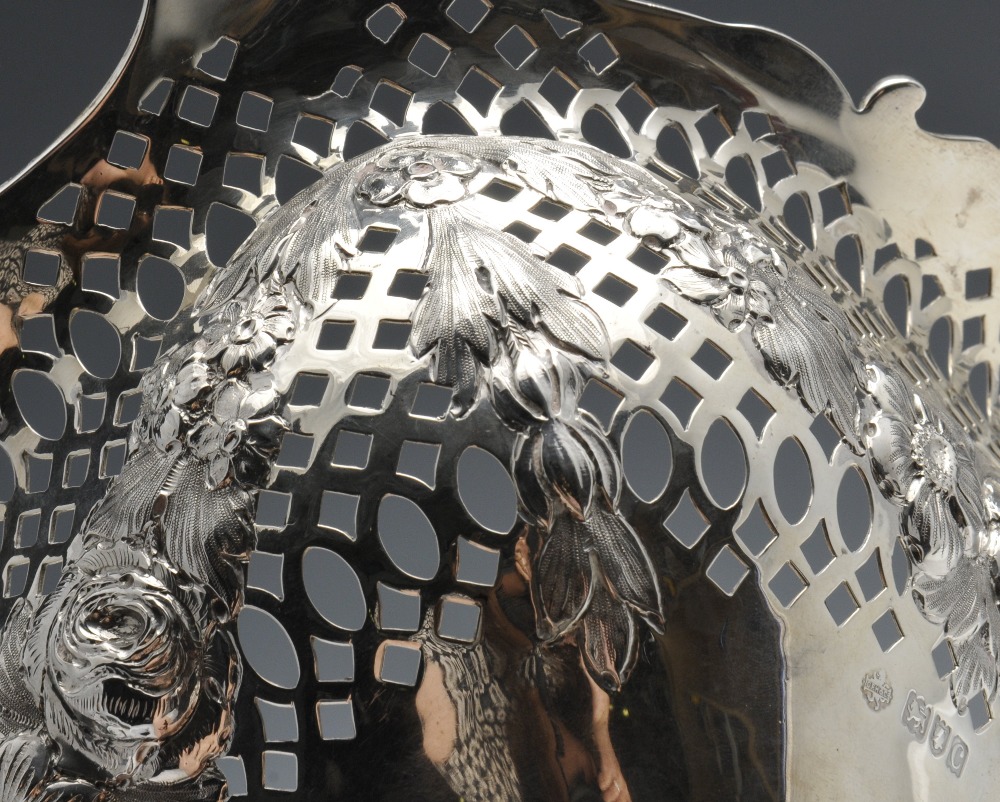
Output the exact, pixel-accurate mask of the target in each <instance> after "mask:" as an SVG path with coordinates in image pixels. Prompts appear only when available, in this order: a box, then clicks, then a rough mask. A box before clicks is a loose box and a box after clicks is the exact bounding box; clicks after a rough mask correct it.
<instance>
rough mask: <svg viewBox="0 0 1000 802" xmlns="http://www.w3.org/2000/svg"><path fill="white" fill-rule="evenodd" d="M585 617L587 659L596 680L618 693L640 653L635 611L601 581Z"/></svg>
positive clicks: (605, 687) (583, 649)
mask: <svg viewBox="0 0 1000 802" xmlns="http://www.w3.org/2000/svg"><path fill="white" fill-rule="evenodd" d="M590 608H591V611H590V613H589V614H588V615H586V616H585V617H584V619H583V644H582V647H583V648H582V652H583V661H584V665H586V667H587V670H588V671H589V672H590V675H591V676H592V677H593V678H594V681H595V682H596V683H597V684H598V685H600V686H601V687H602V688H604V690H606V691H607V692H608V693H616V692H618V691H620V690H621V687H622V685H623V684H624V683H625V681H626V680H627V679H628V676H629V674H630V673H631V671H632V668H633V667H634V666H635V661H636V657H637V656H638V651H639V650H638V642H637V638H636V635H637V633H636V625H635V619H634V618H633V616H632V613H631V611H630V610H629V609H628V607H626V606H625V605H623V604H622V603H621V602H619V601H617V600H616V599H615V598H613V597H612V595H611V593H610V591H609V590H608V588H607V587H606V586H605V585H604V583H603V582H600V581H599V582H598V584H597V587H596V588H595V590H594V596H593V598H592V599H591V602H590Z"/></svg>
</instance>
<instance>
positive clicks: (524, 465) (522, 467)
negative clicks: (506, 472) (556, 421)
mask: <svg viewBox="0 0 1000 802" xmlns="http://www.w3.org/2000/svg"><path fill="white" fill-rule="evenodd" d="M541 448H542V434H541V432H540V431H538V430H537V429H536V430H534V431H533V432H532V433H531V434H530V435H526V434H521V435H518V438H517V442H516V443H515V444H514V454H513V458H512V466H513V470H512V471H511V473H512V474H513V476H514V486H515V489H516V491H517V498H518V501H520V503H521V506H522V507H523V508H524V510H525V511H527V513H528V514H529V515H531V516H533V517H534V519H535V523H537V524H547V523H548V521H549V516H550V515H551V509H552V506H551V504H552V503H551V500H550V498H549V494H548V492H547V488H546V487H545V485H544V483H543V481H542V477H540V476H539V474H538V472H537V471H536V470H535V465H536V464H537V462H538V460H539V459H540V458H541V457H540V452H541Z"/></svg>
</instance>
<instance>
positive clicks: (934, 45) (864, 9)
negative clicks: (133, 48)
mask: <svg viewBox="0 0 1000 802" xmlns="http://www.w3.org/2000/svg"><path fill="white" fill-rule="evenodd" d="M221 1H222V0H205V2H221ZM227 1H228V2H241V0H227ZM330 1H331V2H336V0H330ZM428 1H430V2H433V1H434V0H428ZM164 2H167V3H169V2H170V0H164ZM400 2H401V3H402V5H403V6H404V7H405V6H407V5H408V4H412V3H414V2H415V0H400ZM539 4H540V5H544V0H539ZM662 5H666V6H670V7H673V8H677V9H679V10H682V11H686V12H688V13H692V14H697V15H700V16H703V17H708V18H710V19H716V20H720V21H723V22H733V23H750V24H755V25H763V26H766V27H769V28H773V29H775V30H778V31H781V32H782V33H785V34H787V35H789V36H791V37H792V38H794V39H797V40H798V41H800V42H801V43H802V44H804V45H805V46H806V47H808V48H810V49H811V50H813V51H814V52H815V53H816V54H817V55H819V56H820V58H822V59H823V60H825V61H826V62H827V64H829V65H830V66H831V67H832V68H833V70H834V72H835V73H836V74H837V75H838V76H839V77H840V79H841V80H842V81H843V82H844V84H845V85H846V87H847V89H848V91H849V92H850V94H851V96H852V97H853V98H854V100H855V102H858V101H860V100H861V98H862V97H864V95H865V93H866V92H867V91H868V89H869V88H870V87H871V86H872V85H873V84H874V83H875V82H877V81H878V80H880V79H881V78H883V77H885V76H887V75H899V74H903V75H909V76H912V77H914V78H916V79H917V80H919V81H920V82H921V83H923V84H924V86H926V87H927V91H928V97H927V101H926V103H925V105H924V107H923V109H921V111H920V113H919V115H918V119H919V120H920V122H921V124H922V125H923V127H924V128H925V129H927V130H929V131H934V132H936V133H947V134H960V135H966V136H978V137H982V138H984V139H988V140H990V141H991V142H993V143H994V144H1000V79H998V76H1000V46H998V38H1000V36H998V35H1000V8H998V7H997V3H996V0H798V2H793V0H673V2H669V3H662ZM140 7H141V3H140V1H139V0H72V2H70V0H0V42H2V43H3V44H2V46H0V183H2V182H3V181H4V180H6V179H7V178H9V177H10V176H11V175H14V174H15V173H17V172H18V171H19V169H20V168H21V167H22V166H23V165H24V164H25V163H26V162H27V161H28V160H30V159H31V158H32V157H33V156H34V155H35V154H36V153H37V152H38V151H39V150H41V149H42V148H44V146H45V145H46V144H47V143H49V142H51V141H52V140H53V139H54V138H55V137H57V136H58V135H59V134H60V133H61V132H62V131H63V129H64V128H65V127H66V126H67V125H68V124H69V123H70V122H71V121H72V120H73V118H74V117H76V115H77V114H79V112H80V111H82V110H83V108H85V107H86V105H87V103H88V101H89V100H90V98H91V97H93V96H94V95H95V94H96V93H97V92H99V91H100V88H101V86H102V85H103V84H104V82H105V80H106V79H107V76H108V74H109V73H110V72H111V70H112V69H113V68H114V65H115V64H116V63H117V62H118V59H119V57H120V54H121V52H122V50H123V49H124V47H125V46H126V43H127V42H128V40H129V37H130V35H131V32H132V30H133V28H134V26H135V23H136V20H137V19H138V13H139V9H140Z"/></svg>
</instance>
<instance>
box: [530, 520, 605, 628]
mask: <svg viewBox="0 0 1000 802" xmlns="http://www.w3.org/2000/svg"><path fill="white" fill-rule="evenodd" d="M582 526H583V525H582V524H581V523H580V522H579V521H577V520H576V519H575V518H573V517H572V516H571V515H567V514H563V515H558V516H556V518H555V520H554V521H553V522H552V526H551V528H550V529H549V531H548V532H546V533H544V534H542V535H541V537H542V544H541V549H540V550H539V552H538V556H537V557H536V558H535V564H534V566H533V567H532V571H531V599H532V602H533V603H534V606H535V626H536V628H537V631H538V636H539V637H540V638H541V639H542V640H547V641H551V640H555V639H556V638H560V637H562V636H563V635H565V634H566V633H567V632H568V631H569V630H570V629H571V628H572V627H573V625H574V624H576V623H577V621H579V620H580V617H581V616H583V614H584V613H585V612H586V610H587V606H588V605H589V604H590V599H591V596H592V594H593V593H594V586H595V582H594V579H595V577H594V571H593V565H592V562H591V556H590V554H589V552H588V550H587V548H586V546H587V541H586V535H585V533H584V532H583V531H581V529H582Z"/></svg>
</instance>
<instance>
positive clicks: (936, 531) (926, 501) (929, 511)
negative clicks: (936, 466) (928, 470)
mask: <svg viewBox="0 0 1000 802" xmlns="http://www.w3.org/2000/svg"><path fill="white" fill-rule="evenodd" d="M910 519H911V521H912V524H913V528H914V533H913V534H914V535H915V536H916V537H917V539H918V540H919V541H920V543H921V544H922V545H924V546H925V547H926V548H927V553H928V555H929V556H930V555H935V556H940V558H941V559H942V560H943V561H944V562H945V564H947V565H955V564H956V562H957V561H958V558H959V557H961V556H962V552H963V548H964V545H965V538H964V536H963V533H962V529H961V527H960V526H959V524H958V521H957V520H955V515H954V513H953V512H952V509H951V505H950V504H949V502H948V498H947V497H946V496H945V495H944V494H942V493H941V492H939V491H937V490H933V489H930V488H929V483H928V482H924V483H923V486H922V489H921V491H920V492H919V493H918V494H917V498H916V499H915V500H914V503H913V508H912V509H911V511H910Z"/></svg>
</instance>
